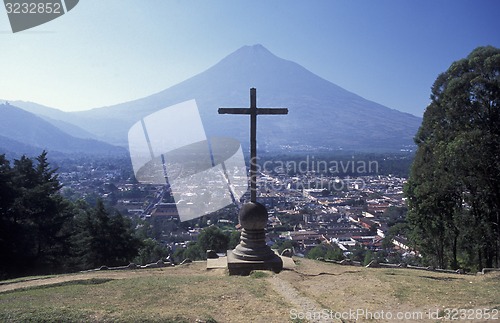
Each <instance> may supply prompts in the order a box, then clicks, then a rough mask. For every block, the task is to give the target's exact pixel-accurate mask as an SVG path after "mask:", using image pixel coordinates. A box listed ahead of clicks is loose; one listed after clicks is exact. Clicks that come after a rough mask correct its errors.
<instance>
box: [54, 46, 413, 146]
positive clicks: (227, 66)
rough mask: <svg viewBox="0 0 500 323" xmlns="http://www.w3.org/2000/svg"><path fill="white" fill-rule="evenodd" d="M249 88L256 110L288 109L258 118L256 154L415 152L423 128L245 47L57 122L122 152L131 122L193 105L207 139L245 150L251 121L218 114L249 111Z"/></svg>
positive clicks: (294, 66)
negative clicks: (147, 90)
mask: <svg viewBox="0 0 500 323" xmlns="http://www.w3.org/2000/svg"><path fill="white" fill-rule="evenodd" d="M251 87H256V88H257V91H258V92H257V104H258V106H260V107H265V106H283V107H287V108H289V115H287V116H262V117H259V130H258V135H259V140H258V143H259V150H266V151H272V150H275V151H278V152H286V151H294V150H304V151H314V150H325V149H326V150H337V149H353V150H373V149H375V150H399V149H401V148H403V147H407V146H412V145H413V136H414V135H415V133H416V132H417V129H418V127H419V126H420V123H421V118H419V117H416V116H413V115H411V114H409V113H404V112H400V111H398V110H396V109H391V108H388V107H385V106H383V105H380V104H378V103H376V102H372V101H369V100H366V99H364V98H362V97H361V96H359V95H357V94H355V93H352V92H349V91H347V90H345V89H343V88H342V87H340V86H338V85H336V84H334V83H332V82H329V81H327V80H325V79H323V78H321V77H320V76H318V75H316V74H313V73H311V72H310V71H308V70H307V69H305V68H304V67H302V66H301V65H299V64H297V63H295V62H292V61H289V60H286V59H282V58H279V57H278V56H276V55H274V54H273V53H271V52H270V51H269V50H267V49H266V48H265V47H264V46H262V45H259V44H258V45H253V46H243V47H241V48H239V49H238V50H236V51H234V52H233V53H231V54H229V55H227V56H226V57H224V58H223V59H221V60H220V61H219V62H218V63H217V64H215V65H213V66H212V67H210V68H208V69H207V70H205V71H203V72H201V73H199V74H197V75H195V76H193V77H191V78H188V79H186V80H184V81H182V82H180V83H178V84H176V85H173V86H171V87H169V88H167V89H165V90H163V91H160V92H157V93H155V94H152V95H150V96H147V97H144V98H139V99H136V100H133V101H129V102H123V103H120V104H116V105H112V106H106V107H100V108H94V109H91V110H86V111H79V112H71V113H67V114H66V115H64V118H61V120H63V121H65V122H70V123H72V124H74V125H76V126H78V127H80V128H82V129H84V130H86V131H88V132H90V133H92V134H94V135H95V136H96V137H97V138H99V139H105V140H106V141H107V142H109V143H113V144H119V145H122V146H126V145H127V132H128V129H129V128H130V127H131V126H132V125H133V124H134V123H135V122H137V121H139V120H140V119H141V118H143V117H145V116H147V115H149V114H151V113H153V112H156V111H158V110H161V109H163V108H166V107H168V106H170V105H173V104H177V103H180V102H183V101H187V100H190V99H195V100H196V101H197V103H198V107H199V111H200V115H201V117H202V119H203V122H204V125H205V131H206V133H207V135H208V136H229V137H233V138H236V139H238V140H240V141H241V142H242V143H243V145H246V143H247V142H248V132H249V131H248V120H247V119H248V118H244V117H243V116H231V115H224V116H223V115H218V114H217V109H218V108H219V107H221V106H232V107H247V106H248V105H249V98H248V91H249V89H250V88H251ZM292 146H293V147H292Z"/></svg>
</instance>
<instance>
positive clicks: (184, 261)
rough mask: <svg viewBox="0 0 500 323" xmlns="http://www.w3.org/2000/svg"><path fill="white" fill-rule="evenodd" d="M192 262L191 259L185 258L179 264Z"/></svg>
mask: <svg viewBox="0 0 500 323" xmlns="http://www.w3.org/2000/svg"><path fill="white" fill-rule="evenodd" d="M192 262H193V261H192V260H191V259H189V258H186V259H184V260H183V261H182V262H181V263H180V264H181V265H184V264H190V263H192Z"/></svg>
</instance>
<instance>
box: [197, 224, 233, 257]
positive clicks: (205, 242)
mask: <svg viewBox="0 0 500 323" xmlns="http://www.w3.org/2000/svg"><path fill="white" fill-rule="evenodd" d="M197 243H198V245H199V247H200V249H201V250H203V251H204V252H206V251H207V250H215V251H216V252H226V251H227V246H228V244H229V235H228V234H226V233H224V232H223V231H222V230H221V229H220V228H219V227H218V226H216V225H212V226H209V227H208V228H205V229H203V230H201V232H200V235H199V236H198V242H197Z"/></svg>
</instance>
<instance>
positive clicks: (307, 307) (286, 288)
mask: <svg viewBox="0 0 500 323" xmlns="http://www.w3.org/2000/svg"><path fill="white" fill-rule="evenodd" d="M268 280H269V282H270V283H271V286H272V287H273V288H274V290H275V291H276V292H277V293H279V294H280V295H281V296H283V298H284V299H285V300H286V301H288V302H289V303H291V304H292V305H293V308H291V309H290V319H304V320H307V321H308V322H313V323H330V322H342V321H340V320H336V319H334V318H331V317H330V315H329V312H327V311H326V310H325V309H323V308H322V307H321V305H319V304H318V303H317V302H316V301H314V300H312V299H310V298H308V297H306V296H302V295H301V294H300V293H299V291H298V290H297V289H295V287H293V286H292V284H290V283H289V282H287V281H285V280H283V279H281V278H279V277H278V275H274V276H272V277H271V278H269V279H268Z"/></svg>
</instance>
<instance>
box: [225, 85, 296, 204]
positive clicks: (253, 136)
mask: <svg viewBox="0 0 500 323" xmlns="http://www.w3.org/2000/svg"><path fill="white" fill-rule="evenodd" d="M219 114H249V115H250V201H251V202H257V115H259V114H271V115H272V114H288V109H287V108H257V90H256V89H255V88H251V89H250V108H219Z"/></svg>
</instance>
